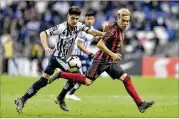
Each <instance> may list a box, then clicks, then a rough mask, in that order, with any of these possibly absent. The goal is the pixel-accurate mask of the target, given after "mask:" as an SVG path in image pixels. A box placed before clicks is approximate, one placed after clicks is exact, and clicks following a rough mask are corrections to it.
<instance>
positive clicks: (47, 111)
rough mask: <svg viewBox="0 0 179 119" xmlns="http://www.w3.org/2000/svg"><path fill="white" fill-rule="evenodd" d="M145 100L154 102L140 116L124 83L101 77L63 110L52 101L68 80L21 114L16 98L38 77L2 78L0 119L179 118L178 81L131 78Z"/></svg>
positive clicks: (41, 95)
mask: <svg viewBox="0 0 179 119" xmlns="http://www.w3.org/2000/svg"><path fill="white" fill-rule="evenodd" d="M132 78H133V83H134V85H135V87H136V90H137V91H138V92H139V94H140V95H141V97H142V99H143V100H147V101H150V100H155V104H154V105H153V106H152V107H151V108H150V109H148V110H147V111H146V112H145V113H143V114H142V113H140V112H139V111H138V109H137V107H136V105H135V103H134V102H133V100H132V99H131V97H130V96H129V95H128V94H127V92H126V91H125V88H124V86H123V84H122V83H121V82H120V81H118V80H115V81H113V80H111V79H110V78H106V79H105V78H99V79H98V80H97V81H96V82H95V83H93V84H92V85H91V86H90V87H86V86H82V87H81V89H80V90H79V91H78V92H77V93H76V95H78V96H79V97H80V98H81V99H82V100H81V101H72V100H66V103H67V105H68V107H69V109H70V111H69V112H64V111H62V110H61V109H60V108H59V107H58V105H56V104H54V102H53V100H54V99H55V97H56V96H57V95H58V93H59V92H60V91H61V89H62V87H63V85H64V83H65V80H58V81H55V82H54V83H52V84H51V85H48V86H47V87H45V88H43V89H42V90H40V91H39V93H38V94H37V95H36V96H34V97H33V98H31V99H30V100H29V101H28V102H27V104H26V105H25V108H24V110H23V114H21V115H19V114H18V113H17V112H16V110H15V108H16V107H15V104H14V99H15V98H16V97H19V96H22V95H23V94H24V92H25V91H26V90H27V89H28V88H29V86H31V84H32V83H33V82H35V81H36V80H38V78H30V77H21V76H6V75H2V76H1V93H0V96H1V103H0V107H1V110H0V112H1V113H0V115H1V117H17V118H19V117H31V118H33V117H37V118H43V117H58V118H60V117H62V118H65V117H78V118H80V117H90V118H92V117H106V118H107V117H179V115H178V111H179V110H178V80H170V79H158V80H156V79H147V78H141V77H132Z"/></svg>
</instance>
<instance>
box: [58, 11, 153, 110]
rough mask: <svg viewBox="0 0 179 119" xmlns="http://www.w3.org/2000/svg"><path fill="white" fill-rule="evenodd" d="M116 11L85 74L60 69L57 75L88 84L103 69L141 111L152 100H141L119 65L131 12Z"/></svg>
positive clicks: (149, 104) (146, 107) (147, 106)
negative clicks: (118, 83) (123, 88)
mask: <svg viewBox="0 0 179 119" xmlns="http://www.w3.org/2000/svg"><path fill="white" fill-rule="evenodd" d="M117 13H118V15H117V20H116V22H115V23H114V24H112V26H111V27H110V28H109V30H107V33H106V35H105V36H104V37H102V38H101V40H100V41H99V42H98V44H97V46H98V48H99V49H100V50H99V51H98V52H97V53H96V54H95V56H94V58H93V62H92V64H91V66H90V68H89V69H88V71H87V73H86V74H85V76H84V75H81V74H77V73H67V72H63V71H61V72H60V73H59V75H58V77H61V78H66V79H68V80H73V81H76V82H80V83H82V84H84V85H87V86H89V85H91V84H92V83H93V81H95V80H96V79H97V78H98V77H99V75H100V74H101V73H103V72H104V71H105V72H107V73H108V74H109V76H110V77H111V78H112V79H118V80H120V81H122V82H123V84H124V86H125V89H126V91H127V92H128V94H129V95H130V96H131V97H132V98H133V100H134V102H135V103H136V105H137V107H138V109H139V111H140V112H141V113H143V112H145V110H146V109H148V108H149V107H151V106H152V105H153V104H154V101H150V102H145V101H142V99H141V98H140V96H139V95H138V93H137V91H136V90H135V87H134V85H133V83H132V81H131V77H130V76H129V74H127V73H126V72H125V71H124V70H123V69H122V67H121V66H120V62H119V60H120V59H121V55H120V50H121V47H122V45H123V40H124V31H125V29H126V28H127V26H128V24H129V21H130V16H131V14H130V12H129V10H128V9H126V8H121V9H119V10H118V12H117Z"/></svg>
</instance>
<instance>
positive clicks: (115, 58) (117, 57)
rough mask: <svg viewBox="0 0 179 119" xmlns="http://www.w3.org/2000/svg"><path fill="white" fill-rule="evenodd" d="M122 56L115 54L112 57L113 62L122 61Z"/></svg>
mask: <svg viewBox="0 0 179 119" xmlns="http://www.w3.org/2000/svg"><path fill="white" fill-rule="evenodd" d="M121 56H122V55H121V54H118V53H114V54H113V55H112V56H111V57H112V59H113V61H116V60H120V59H121Z"/></svg>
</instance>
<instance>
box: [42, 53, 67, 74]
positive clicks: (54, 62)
mask: <svg viewBox="0 0 179 119" xmlns="http://www.w3.org/2000/svg"><path fill="white" fill-rule="evenodd" d="M56 68H60V69H61V70H62V71H67V70H68V64H67V63H66V61H64V60H62V59H60V58H58V57H55V56H54V55H53V54H52V55H51V57H50V58H49V62H48V65H47V67H46V68H45V71H44V72H45V73H47V74H48V75H52V74H53V73H54V72H55V69H56Z"/></svg>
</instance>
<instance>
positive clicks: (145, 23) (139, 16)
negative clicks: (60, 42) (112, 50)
mask: <svg viewBox="0 0 179 119" xmlns="http://www.w3.org/2000/svg"><path fill="white" fill-rule="evenodd" d="M0 5H1V6H0V29H1V30H0V40H1V42H0V45H1V46H2V47H1V56H2V55H3V56H4V57H7V59H8V58H11V57H14V56H15V57H28V58H29V59H31V60H33V59H35V58H36V59H38V60H39V61H40V60H41V59H42V58H44V57H45V53H44V51H43V49H42V46H41V44H40V39H39V33H40V32H41V31H43V30H45V29H48V28H50V27H52V26H54V25H57V24H60V23H61V22H64V21H65V20H66V15H67V12H68V9H69V8H70V6H72V5H77V6H80V7H81V8H82V14H81V18H80V20H81V21H83V20H84V14H85V13H86V12H87V11H89V10H93V11H94V12H95V13H96V21H95V24H94V27H95V28H96V29H99V30H102V26H103V24H104V23H106V22H115V19H116V11H117V10H118V9H119V8H121V7H127V8H129V9H130V11H131V14H132V17H131V23H130V25H129V27H128V29H127V31H126V33H125V36H126V39H125V46H126V47H125V48H124V52H125V54H138V55H140V56H143V55H148V56H153V55H157V53H158V54H160V53H163V52H160V49H161V48H162V47H165V46H166V45H167V44H170V43H172V42H176V41H178V40H179V35H178V34H179V2H178V1H64V0H63V1H12V0H6V1H5V0H3V1H1V4H0ZM51 39H53V40H49V44H50V45H51V47H54V44H55V40H54V39H55V38H51ZM94 44H95V42H93V45H94ZM174 44H175V43H174ZM161 51H164V50H161ZM138 55H136V56H137V57H138Z"/></svg>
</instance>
